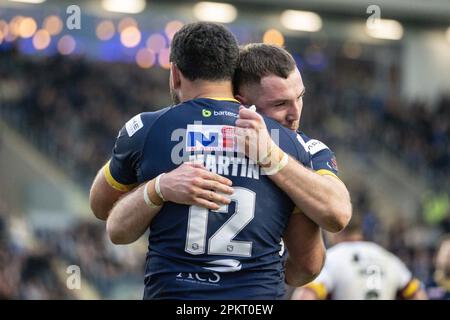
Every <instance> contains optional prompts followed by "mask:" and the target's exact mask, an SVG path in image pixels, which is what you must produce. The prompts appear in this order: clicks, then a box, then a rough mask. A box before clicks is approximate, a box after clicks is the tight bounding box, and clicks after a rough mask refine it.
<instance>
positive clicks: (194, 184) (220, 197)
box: [159, 162, 234, 210]
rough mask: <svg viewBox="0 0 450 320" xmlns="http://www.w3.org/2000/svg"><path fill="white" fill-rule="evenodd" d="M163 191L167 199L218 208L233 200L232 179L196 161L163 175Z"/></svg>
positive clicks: (161, 187) (179, 202)
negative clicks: (231, 198) (230, 197)
mask: <svg viewBox="0 0 450 320" xmlns="http://www.w3.org/2000/svg"><path fill="white" fill-rule="evenodd" d="M159 184H160V189H161V193H162V195H163V196H164V198H165V199H166V200H167V201H171V202H175V203H178V204H186V205H196V206H200V207H204V208H207V209H210V210H218V209H219V208H220V207H221V206H222V205H227V204H229V203H230V202H231V201H230V199H229V198H228V197H227V195H231V194H233V192H234V190H233V188H231V184H232V182H231V180H229V179H227V178H224V177H222V176H220V175H218V174H215V173H212V172H210V171H208V170H206V168H205V167H204V166H203V164H200V163H196V162H186V163H183V164H182V165H181V166H179V167H178V168H176V169H174V170H172V171H171V172H168V173H166V174H164V175H162V176H161V178H160V182H159Z"/></svg>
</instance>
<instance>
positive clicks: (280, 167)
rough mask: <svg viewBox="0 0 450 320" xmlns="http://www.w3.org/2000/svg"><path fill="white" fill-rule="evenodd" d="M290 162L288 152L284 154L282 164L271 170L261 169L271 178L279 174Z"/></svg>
mask: <svg viewBox="0 0 450 320" xmlns="http://www.w3.org/2000/svg"><path fill="white" fill-rule="evenodd" d="M288 162H289V156H288V154H287V153H286V152H284V154H283V158H281V160H280V162H278V164H277V165H275V166H273V167H270V168H261V169H262V171H263V172H264V174H265V175H266V176H270V175H273V174H277V173H278V172H280V171H281V170H282V169H283V168H284V167H286V165H287V164H288Z"/></svg>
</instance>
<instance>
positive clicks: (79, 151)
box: [0, 48, 450, 298]
mask: <svg viewBox="0 0 450 320" xmlns="http://www.w3.org/2000/svg"><path fill="white" fill-rule="evenodd" d="M372 67H373V66H371V64H370V63H369V62H364V63H362V62H358V61H350V60H345V61H339V60H338V58H336V61H335V63H334V65H333V67H329V68H326V69H324V70H321V71H320V72H319V71H314V70H312V69H308V67H307V66H306V65H305V66H304V67H301V70H302V73H303V78H304V81H305V85H306V87H307V94H306V97H305V99H304V103H305V106H308V107H305V109H304V111H303V116H302V121H301V127H302V129H303V130H304V131H305V132H306V133H307V134H308V135H309V136H312V137H315V138H317V139H320V140H323V141H326V142H327V144H328V145H330V146H335V147H336V146H345V147H347V148H352V149H353V150H355V151H358V152H361V153H365V154H367V153H371V152H378V151H379V150H387V151H388V152H391V153H392V155H393V156H395V157H397V158H398V159H399V160H401V161H403V163H404V165H405V166H407V167H409V168H410V170H411V172H415V174H420V175H423V176H425V177H427V179H428V181H429V182H430V184H431V185H433V192H432V193H431V194H430V195H429V196H428V197H427V198H424V201H423V203H422V207H421V208H418V210H422V211H423V212H430V216H432V217H436V216H438V217H437V218H435V219H431V220H432V221H427V219H424V221H419V222H417V221H415V222H414V224H413V225H412V224H411V223H412V222H411V221H408V220H407V219H405V218H404V215H399V217H398V221H396V223H394V224H392V225H391V226H386V225H385V224H383V222H382V221H380V218H379V216H378V214H377V212H375V211H374V209H373V203H372V199H371V196H370V192H369V191H368V188H367V186H366V185H365V182H362V181H346V183H348V187H349V189H350V191H351V195H352V202H353V205H354V212H355V214H358V215H362V217H363V219H364V220H363V221H364V233H365V236H366V237H367V239H368V240H373V241H376V242H379V243H382V244H383V245H384V246H386V247H387V248H388V249H390V250H392V251H393V252H394V253H396V254H398V255H399V256H400V257H401V258H402V259H403V260H404V261H405V262H406V263H407V265H408V266H409V267H410V268H411V270H412V271H413V272H414V273H415V274H416V275H417V276H418V277H419V278H420V279H421V280H422V281H423V282H424V283H426V282H428V281H430V279H431V278H432V275H433V255H434V250H435V247H434V246H433V245H430V241H425V240H424V238H427V237H428V238H432V239H437V238H439V236H440V235H442V234H445V233H449V232H450V205H449V199H448V194H449V192H448V190H450V189H449V188H450V165H449V164H450V141H449V140H450V99H449V98H448V97H447V98H445V97H444V98H442V99H441V100H440V102H439V103H438V104H437V105H436V106H431V107H426V105H425V104H424V103H419V102H415V103H412V104H410V103H406V102H404V101H401V100H399V99H398V98H387V99H382V98H380V95H379V94H377V93H376V92H374V90H373V87H374V84H373V77H372V73H373V68H372ZM394 71H395V70H394ZM392 87H393V89H392V91H395V83H393V84H392ZM391 96H393V97H394V96H395V95H394V93H392V95H391ZM388 97H389V96H388ZM169 104H170V99H169V93H168V72H167V71H165V70H162V69H160V68H152V69H150V70H145V71H143V70H142V69H139V68H138V67H137V66H135V65H131V64H123V63H103V62H98V61H96V62H93V61H89V60H86V59H84V58H72V57H71V58H66V57H60V56H54V57H46V58H40V57H29V56H22V55H20V54H19V53H18V52H16V51H15V50H14V49H13V48H12V49H10V50H4V51H0V115H1V117H2V118H4V119H5V120H6V121H8V123H10V124H11V125H13V126H14V127H15V128H16V129H18V130H19V131H20V132H21V133H22V134H24V135H25V136H27V139H28V140H30V141H32V142H33V143H34V144H35V145H36V146H37V147H38V148H39V149H40V150H41V151H42V152H43V153H45V154H46V155H48V156H49V157H50V158H51V159H52V160H53V161H55V163H57V164H58V165H59V166H60V167H61V168H62V169H63V170H64V171H65V172H66V173H67V174H68V175H70V176H71V177H72V178H73V179H74V180H75V181H77V182H79V183H80V184H81V185H83V186H84V187H85V188H87V187H88V186H89V185H90V183H91V182H92V179H93V178H94V176H95V173H96V170H98V169H99V168H100V167H101V166H102V165H103V163H105V162H106V160H107V158H108V155H109V154H110V152H111V149H112V147H113V143H114V137H115V136H116V135H117V132H118V130H119V129H120V127H121V126H122V125H123V124H124V123H125V122H126V121H127V120H128V119H129V118H130V117H131V116H133V115H135V114H137V113H139V112H143V111H149V110H156V109H159V108H161V107H163V106H166V105H169ZM336 117H339V119H341V120H343V121H345V122H347V123H348V124H349V125H351V126H353V130H351V131H348V130H339V128H338V126H337V125H336V126H335V125H334V124H336V122H335V118H336ZM0 200H1V199H0ZM436 204H437V205H436ZM4 207H5V206H4ZM436 207H438V208H439V210H438V211H439V212H438V214H434V213H435V211H436ZM1 209H2V210H0V298H2V297H6V298H55V297H59V298H61V297H62V298H74V297H73V295H72V292H70V291H68V290H67V288H66V286H65V284H64V282H61V281H62V280H61V277H58V272H57V271H56V269H57V268H58V263H59V264H62V265H70V264H74V265H80V267H81V270H84V271H83V272H84V274H85V276H86V279H87V280H88V281H89V282H90V283H92V284H93V285H94V286H95V288H96V290H98V292H99V294H100V296H102V297H111V290H112V289H111V286H112V283H116V284H117V283H118V282H120V280H121V279H122V280H123V283H127V282H129V281H134V280H130V279H136V278H133V277H134V276H136V275H137V276H138V277H140V276H141V273H142V270H143V263H144V262H143V261H144V258H145V257H144V255H145V254H144V252H145V250H142V251H140V250H138V251H136V250H131V251H127V253H126V255H128V256H126V257H124V256H121V254H123V252H122V253H120V254H119V253H118V252H116V251H114V250H116V249H114V247H112V246H111V245H110V244H109V242H108V240H107V239H106V238H105V232H104V226H103V225H101V224H94V223H93V222H80V223H77V224H76V225H74V226H72V227H70V228H69V229H67V230H58V231H56V230H33V231H32V232H31V233H32V234H33V237H34V238H35V239H36V241H37V242H38V243H42V244H44V246H43V248H44V249H42V248H38V249H37V248H32V249H30V248H26V247H21V243H20V241H19V240H17V239H15V238H14V237H12V236H11V234H10V233H9V232H8V224H10V223H11V221H12V219H13V218H12V217H11V215H10V214H9V215H8V213H9V212H8V210H7V209H5V208H1ZM425 216H426V215H425ZM15 219H16V218H15ZM21 219H22V224H26V222H25V220H26V219H23V218H21ZM430 222H432V223H431V225H432V227H430ZM431 242H432V241H431ZM136 252H139V255H136ZM30 270H31V271H30ZM59 273H61V272H59ZM63 274H64V271H63ZM138 279H139V278H138ZM19 283H20V285H18V284H19ZM138 297H139V296H138Z"/></svg>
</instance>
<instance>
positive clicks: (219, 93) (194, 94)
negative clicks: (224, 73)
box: [180, 80, 234, 102]
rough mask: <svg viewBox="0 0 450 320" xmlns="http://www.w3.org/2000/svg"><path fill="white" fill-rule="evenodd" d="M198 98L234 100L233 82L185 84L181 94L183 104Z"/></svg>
mask: <svg viewBox="0 0 450 320" xmlns="http://www.w3.org/2000/svg"><path fill="white" fill-rule="evenodd" d="M197 98H230V99H234V96H233V86H232V84H231V81H214V82H211V81H204V80H195V81H192V82H188V83H185V85H184V86H183V87H182V89H181V93H180V99H181V102H184V101H188V100H192V99H197Z"/></svg>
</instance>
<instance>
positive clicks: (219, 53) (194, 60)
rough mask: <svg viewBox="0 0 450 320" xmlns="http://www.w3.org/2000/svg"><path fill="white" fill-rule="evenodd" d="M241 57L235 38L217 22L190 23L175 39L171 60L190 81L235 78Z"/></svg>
mask: <svg viewBox="0 0 450 320" xmlns="http://www.w3.org/2000/svg"><path fill="white" fill-rule="evenodd" d="M238 58H239V46H238V43H237V40H236V38H235V37H234V36H233V34H232V33H231V32H230V31H229V30H228V29H226V28H225V27H224V26H222V25H219V24H216V23H210V22H196V23H191V24H187V25H185V26H183V27H182V28H181V29H180V30H179V31H178V32H177V33H176V34H175V36H174V37H173V40H172V45H171V52H170V61H171V62H173V63H175V64H176V66H177V67H178V69H179V70H180V71H181V73H182V74H183V76H185V77H186V78H187V79H189V80H191V81H194V80H196V79H202V80H212V81H219V80H232V79H233V76H234V72H235V69H236V67H237V62H238Z"/></svg>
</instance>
